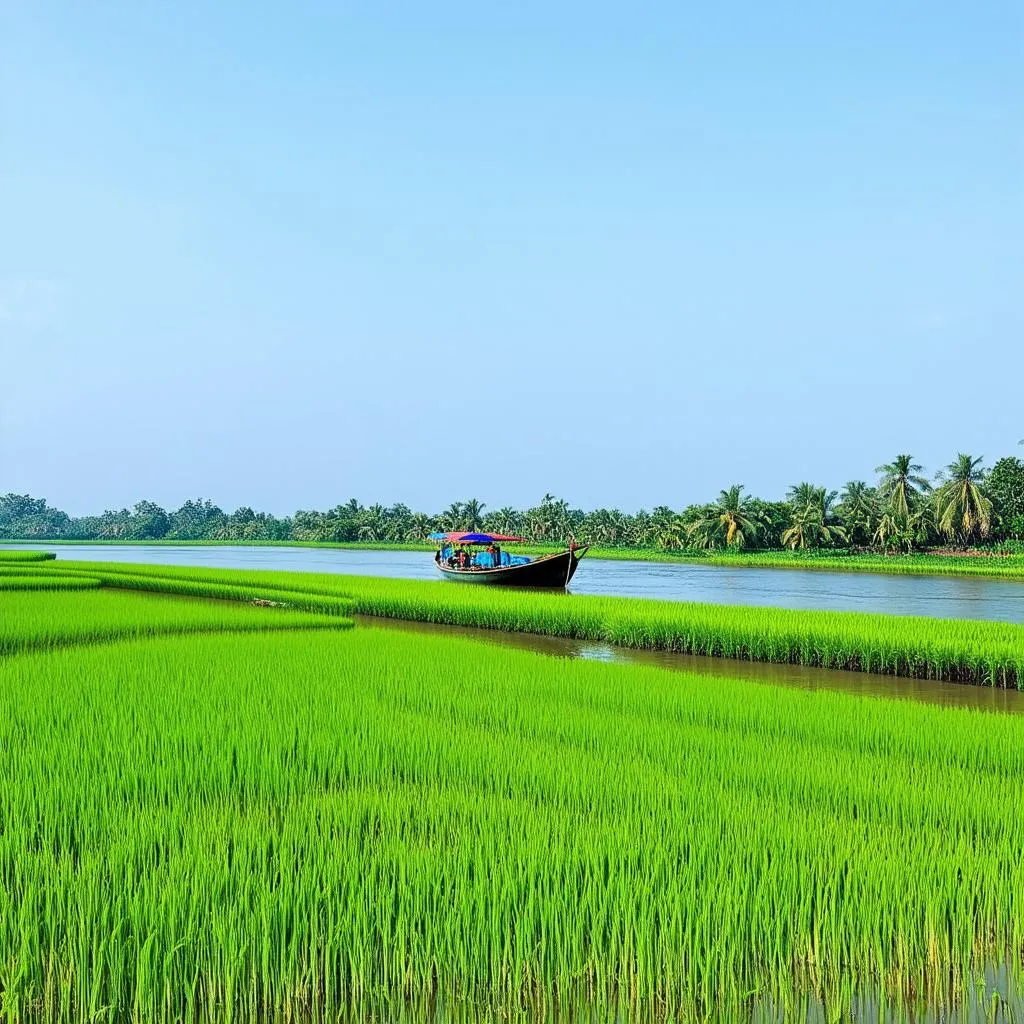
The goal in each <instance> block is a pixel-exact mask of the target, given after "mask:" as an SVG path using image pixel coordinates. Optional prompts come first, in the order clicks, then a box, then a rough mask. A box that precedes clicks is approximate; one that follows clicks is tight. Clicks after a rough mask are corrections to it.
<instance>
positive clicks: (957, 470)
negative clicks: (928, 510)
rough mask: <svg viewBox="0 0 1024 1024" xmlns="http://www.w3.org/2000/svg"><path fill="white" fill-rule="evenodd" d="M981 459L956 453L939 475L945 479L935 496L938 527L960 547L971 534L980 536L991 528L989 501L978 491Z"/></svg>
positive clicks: (967, 540) (985, 535) (980, 479)
mask: <svg viewBox="0 0 1024 1024" xmlns="http://www.w3.org/2000/svg"><path fill="white" fill-rule="evenodd" d="M981 462H982V457H981V456H979V457H978V458H976V459H975V458H972V457H971V456H970V455H965V454H964V453H963V452H961V453H960V454H958V455H957V457H956V462H951V463H950V464H949V465H948V466H947V467H946V468H945V470H944V471H943V472H942V473H941V474H940V478H941V479H944V481H945V482H944V483H943V484H942V486H941V487H940V488H939V490H938V491H937V492H936V495H935V514H936V517H937V520H938V523H937V525H938V528H939V530H940V531H941V532H942V533H943V534H945V535H946V536H947V537H948V538H949V539H950V540H952V541H955V542H956V543H958V544H960V545H961V546H962V547H966V546H967V545H968V544H969V543H970V541H972V540H973V539H974V538H975V537H980V538H982V539H984V538H985V537H987V536H988V534H989V530H990V529H991V528H992V502H991V500H990V499H989V498H987V497H986V496H985V495H984V494H983V493H982V491H981V484H982V483H983V481H984V479H985V471H984V470H983V469H982V468H981Z"/></svg>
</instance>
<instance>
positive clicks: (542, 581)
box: [431, 533, 589, 589]
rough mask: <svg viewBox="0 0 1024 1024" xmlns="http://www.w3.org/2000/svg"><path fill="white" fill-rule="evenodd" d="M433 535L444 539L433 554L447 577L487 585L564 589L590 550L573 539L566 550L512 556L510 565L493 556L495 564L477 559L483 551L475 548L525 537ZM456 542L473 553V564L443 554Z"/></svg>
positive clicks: (507, 542) (466, 534)
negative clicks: (534, 556)
mask: <svg viewBox="0 0 1024 1024" xmlns="http://www.w3.org/2000/svg"><path fill="white" fill-rule="evenodd" d="M431 538H432V539H433V540H436V541H440V542H442V547H440V548H439V549H438V551H437V553H436V554H435V555H434V562H435V564H436V565H437V568H438V569H439V570H440V572H441V575H442V576H443V577H444V578H445V579H446V580H454V581H455V582H457V583H478V584H482V585H484V586H488V585H493V586H502V587H543V588H547V589H550V588H562V589H564V588H565V587H567V586H568V585H569V581H570V580H571V579H572V578H573V575H574V574H575V572H576V569H577V568H578V567H579V564H580V560H581V559H582V558H583V556H584V555H585V554H586V553H587V550H588V549H589V545H588V544H576V543H574V542H570V544H569V546H568V548H566V550H565V551H556V552H555V553H554V554H550V555H541V556H539V557H538V558H525V557H523V556H519V557H517V558H513V559H510V561H509V564H503V565H498V566H496V565H493V559H492V564H490V565H488V564H483V565H481V564H478V563H476V562H475V558H476V557H478V556H479V554H480V553H479V552H474V549H475V548H478V547H487V548H489V549H490V548H491V547H492V546H493V545H495V544H499V545H500V544H512V543H520V542H521V541H522V539H523V538H521V537H508V536H504V535H501V534H485V533H448V534H432V535H431ZM456 545H457V546H458V547H459V548H461V549H462V550H464V551H466V552H467V553H470V552H473V553H474V554H473V557H471V558H468V559H467V561H468V562H469V563H470V564H467V565H465V566H461V565H458V564H453V561H454V560H453V559H451V558H445V557H443V555H444V550H445V549H451V548H452V547H453V546H456ZM485 553H486V552H485ZM485 561H486V560H485Z"/></svg>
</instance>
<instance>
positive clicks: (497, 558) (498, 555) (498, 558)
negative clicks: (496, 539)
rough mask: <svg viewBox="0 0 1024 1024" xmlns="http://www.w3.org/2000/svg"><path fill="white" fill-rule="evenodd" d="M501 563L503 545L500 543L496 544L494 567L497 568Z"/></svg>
mask: <svg viewBox="0 0 1024 1024" xmlns="http://www.w3.org/2000/svg"><path fill="white" fill-rule="evenodd" d="M499 565H501V546H500V545H499V544H495V545H494V567H495V568H497V567H498V566H499Z"/></svg>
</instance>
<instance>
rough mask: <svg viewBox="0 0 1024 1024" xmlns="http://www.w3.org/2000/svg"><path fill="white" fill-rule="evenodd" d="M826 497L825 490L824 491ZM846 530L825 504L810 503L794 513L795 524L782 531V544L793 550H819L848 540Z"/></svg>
mask: <svg viewBox="0 0 1024 1024" xmlns="http://www.w3.org/2000/svg"><path fill="white" fill-rule="evenodd" d="M821 493H822V495H823V496H824V497H827V496H826V495H824V490H822V492H821ZM846 539H847V538H846V530H844V529H843V527H842V526H840V525H839V524H838V523H837V522H835V517H834V516H832V515H830V513H829V510H828V508H827V506H826V504H825V503H824V502H822V503H820V504H819V503H817V502H809V503H808V504H806V505H804V507H803V508H798V509H797V510H796V511H795V512H794V513H793V523H792V525H791V526H789V527H787V528H786V529H785V530H783V531H782V543H783V544H785V545H786V547H788V548H791V549H794V550H795V549H796V548H817V547H821V546H822V545H825V544H834V543H835V542H836V541H837V540H846Z"/></svg>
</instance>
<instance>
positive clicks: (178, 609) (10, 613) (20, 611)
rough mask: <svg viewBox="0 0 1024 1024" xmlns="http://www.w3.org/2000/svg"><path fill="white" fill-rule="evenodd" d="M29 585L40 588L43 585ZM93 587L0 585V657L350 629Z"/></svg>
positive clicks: (325, 620)
mask: <svg viewBox="0 0 1024 1024" xmlns="http://www.w3.org/2000/svg"><path fill="white" fill-rule="evenodd" d="M55 581H59V582H60V583H63V581H62V580H61V578H60V577H55ZM33 582H34V583H37V584H45V581H44V580H39V581H33ZM96 582H97V581H95V580H93V581H86V588H88V589H87V590H86V592H84V593H65V592H63V591H65V590H67V589H69V588H66V587H65V586H63V585H60V586H57V587H51V588H49V589H47V588H45V586H40V585H33V586H31V587H27V588H23V587H19V588H16V589H15V588H12V589H7V588H5V587H4V586H3V585H2V584H0V655H9V654H15V653H19V652H23V651H30V650H40V649H42V650H46V649H50V648H54V647H61V646H65V645H67V644H73V643H99V642H106V641H113V640H118V639H124V638H144V637H150V636H160V635H165V634H169V633H171V634H173V633H204V632H210V631H217V630H219V631H237V632H252V631H262V630H273V629H296V628H304V629H333V628H339V627H344V626H348V625H351V620H349V619H342V618H338V617H337V616H332V615H321V614H314V613H311V612H302V611H297V610H293V609H286V608H262V607H261V608H256V607H252V606H251V605H245V604H241V603H237V602H228V601H225V602H216V603H215V602H211V601H208V600H203V601H188V600H181V599H178V598H173V597H161V596H157V595H150V594H145V595H143V594H128V593H118V592H116V591H112V590H107V589H101V590H97V589H92V587H95V585H96ZM26 591H29V592H26ZM31 591H41V592H38V593H32V592H31Z"/></svg>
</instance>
